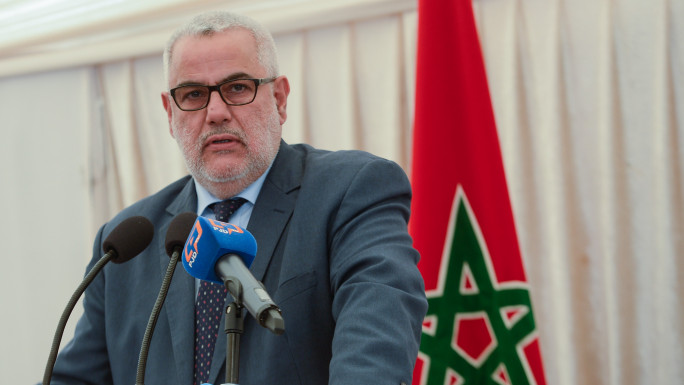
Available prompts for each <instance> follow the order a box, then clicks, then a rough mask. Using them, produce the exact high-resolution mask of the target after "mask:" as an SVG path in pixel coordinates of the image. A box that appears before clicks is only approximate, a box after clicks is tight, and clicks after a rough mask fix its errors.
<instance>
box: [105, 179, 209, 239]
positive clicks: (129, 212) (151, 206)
mask: <svg viewBox="0 0 684 385" xmlns="http://www.w3.org/2000/svg"><path fill="white" fill-rule="evenodd" d="M194 194H195V189H194V185H193V182H192V178H191V177H190V176H189V175H188V176H185V177H183V178H181V179H178V180H177V181H175V182H173V183H171V184H169V185H168V186H166V187H164V188H163V189H161V190H159V191H158V192H156V193H154V194H152V195H150V196H147V197H145V198H143V199H141V200H139V201H137V202H135V203H133V204H132V205H130V206H128V207H126V208H124V209H123V210H121V211H120V212H119V213H118V214H116V215H115V216H114V217H113V218H112V219H111V220H110V221H109V222H108V223H107V224H106V225H105V228H104V232H105V233H106V232H108V231H109V230H111V229H113V228H114V227H115V226H117V225H118V224H119V223H121V222H122V221H123V220H125V219H126V218H130V217H133V216H143V217H145V218H147V219H149V220H150V221H151V222H152V223H158V222H159V221H160V220H161V218H165V217H167V216H168V213H167V211H169V208H170V207H171V206H172V205H173V204H174V203H176V202H178V201H179V200H181V201H188V202H192V201H193V199H194V200H196V198H193V197H195V195H194ZM181 205H182V204H181ZM186 210H187V209H186ZM181 211H182V210H181ZM172 214H174V213H172Z"/></svg>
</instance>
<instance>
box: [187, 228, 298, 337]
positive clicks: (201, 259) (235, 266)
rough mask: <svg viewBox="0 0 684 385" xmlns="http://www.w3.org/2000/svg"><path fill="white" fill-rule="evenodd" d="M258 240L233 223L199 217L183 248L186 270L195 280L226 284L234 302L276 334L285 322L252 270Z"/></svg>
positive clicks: (281, 331)
mask: <svg viewBox="0 0 684 385" xmlns="http://www.w3.org/2000/svg"><path fill="white" fill-rule="evenodd" d="M256 249H257V245H256V240H255V239H254V236H252V234H250V233H249V232H248V231H247V230H245V229H243V228H241V227H239V226H237V225H234V224H232V223H225V222H219V221H216V220H212V219H207V218H204V217H198V218H197V220H196V221H195V225H194V226H193V229H192V232H191V233H190V236H189V237H188V240H187V242H186V243H185V248H184V249H183V258H182V261H183V267H185V270H186V271H187V272H188V273H189V274H190V275H192V276H193V277H195V278H199V279H201V280H204V281H210V282H214V283H218V284H220V283H223V284H224V285H225V286H226V288H228V292H229V293H230V294H231V295H232V296H233V298H234V299H235V302H237V303H238V304H240V305H242V304H244V306H245V307H246V308H247V310H248V311H249V312H250V314H252V316H253V317H254V318H255V319H256V320H257V322H258V323H259V324H260V325H261V326H263V327H265V328H266V329H268V330H270V331H272V332H273V333H275V334H282V333H283V332H284V331H285V321H284V320H283V317H282V315H281V311H280V308H278V306H276V304H275V303H274V302H273V300H272V299H271V297H270V296H269V295H268V293H267V292H266V289H265V288H264V286H263V285H262V284H261V282H259V281H257V279H256V278H254V276H253V275H252V273H251V272H250V271H249V268H248V267H249V266H251V264H252V262H253V261H254V257H255V256H256Z"/></svg>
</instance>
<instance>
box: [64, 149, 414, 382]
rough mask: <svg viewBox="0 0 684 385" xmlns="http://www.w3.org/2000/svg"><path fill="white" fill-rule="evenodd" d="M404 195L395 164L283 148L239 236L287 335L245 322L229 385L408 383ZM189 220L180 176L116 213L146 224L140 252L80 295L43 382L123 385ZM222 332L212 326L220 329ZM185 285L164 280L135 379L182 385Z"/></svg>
mask: <svg viewBox="0 0 684 385" xmlns="http://www.w3.org/2000/svg"><path fill="white" fill-rule="evenodd" d="M410 199H411V192H410V185H409V182H408V179H407V178H406V175H405V174H404V172H403V171H402V170H401V169H400V168H399V167H398V166H397V165H396V164H394V163H392V162H390V161H387V160H384V159H380V158H378V157H375V156H372V155H370V154H367V153H364V152H359V151H345V152H326V151H320V150H316V149H313V148H311V147H309V146H306V145H295V146H290V145H287V144H285V143H284V142H282V143H281V148H280V151H279V153H278V156H277V157H276V159H275V161H274V164H273V167H272V169H271V171H270V173H269V175H268V177H267V178H266V181H265V183H264V185H263V188H262V190H261V192H260V194H259V197H258V199H257V201H256V204H255V206H254V209H253V212H252V216H251V220H250V222H249V225H248V227H247V228H248V230H249V231H250V232H251V233H252V234H253V235H254V237H255V238H256V240H257V244H258V252H257V256H256V259H255V261H254V263H253V265H252V267H251V270H252V272H253V274H254V276H255V277H256V278H257V279H259V280H261V281H262V282H263V283H264V285H265V286H266V288H267V290H268V292H269V293H270V294H271V296H272V297H273V299H274V301H275V302H276V303H277V304H278V305H279V306H280V307H281V309H282V311H283V318H284V319H285V329H286V330H285V333H284V334H283V335H280V336H276V335H273V334H272V333H270V332H269V331H268V330H266V329H264V328H262V327H260V326H259V325H258V324H256V322H255V321H254V319H253V318H252V317H251V316H247V318H246V322H245V334H244V335H243V337H242V341H241V351H240V370H239V373H240V384H242V385H264V384H282V385H296V384H326V383H329V384H349V385H359V384H395V385H398V384H400V383H402V382H404V383H406V384H409V383H410V382H411V374H412V370H413V365H414V363H415V359H416V355H417V351H418V346H419V342H420V332H421V323H422V320H423V317H424V316H425V313H426V311H427V302H426V300H425V292H424V287H423V281H422V278H421V276H420V274H419V272H418V270H417V268H416V263H417V261H418V258H419V256H418V253H417V252H416V251H415V250H414V249H413V248H412V241H411V238H410V236H409V235H408V233H407V230H406V227H407V221H408V217H409V206H410ZM186 211H191V212H195V211H196V193H195V188H194V184H193V182H192V179H191V178H190V177H185V178H183V179H181V180H179V181H177V182H175V183H173V184H171V185H169V186H168V187H166V188H165V189H163V190H161V191H160V192H158V193H157V194H155V195H152V196H150V197H148V198H145V199H143V200H141V201H139V202H137V203H135V204H134V205H132V206H130V207H128V208H126V209H125V210H123V211H122V212H121V213H120V214H119V215H117V216H116V217H115V218H113V219H112V220H111V221H110V222H109V223H107V224H106V225H104V226H103V227H102V228H101V229H100V231H99V233H98V236H97V238H96V240H95V245H94V256H93V261H92V262H91V264H90V266H89V267H88V268H90V267H91V266H92V265H93V264H94V262H95V261H97V260H98V259H99V258H100V257H101V255H102V251H101V250H102V248H101V242H102V240H103V239H105V238H106V237H107V235H108V234H109V232H110V231H111V229H113V228H114V227H115V226H116V225H117V224H119V223H120V222H121V221H122V220H123V219H125V218H127V217H130V216H134V215H142V216H145V217H147V218H149V219H150V220H151V221H152V223H154V224H155V237H154V239H153V241H152V244H151V245H150V246H149V247H148V248H147V249H146V250H145V251H144V252H143V253H142V254H141V255H139V256H137V257H136V258H134V259H133V260H131V261H129V262H126V263H124V264H121V265H114V264H109V265H107V266H106V267H105V268H104V270H103V272H101V273H100V275H99V276H98V278H97V279H96V280H95V281H94V282H93V283H92V285H91V286H90V287H89V288H88V290H87V291H86V294H85V299H84V314H83V316H82V318H81V319H80V320H79V323H78V325H77V328H76V333H75V337H74V339H73V340H72V341H71V342H70V343H69V344H68V346H66V347H65V348H64V349H63V351H62V352H61V353H60V355H59V358H58V361H57V365H56V367H55V372H54V376H53V381H52V383H53V384H98V385H104V384H117V385H118V384H122V385H132V384H134V383H135V375H136V368H137V362H138V355H139V352H140V346H141V341H142V338H143V335H144V332H145V327H146V325H147V320H148V318H149V315H150V311H151V309H152V307H153V304H154V302H155V300H156V297H157V293H158V291H159V288H160V286H161V281H162V277H163V276H164V273H165V271H166V269H167V265H168V263H169V257H168V256H167V254H166V252H165V250H164V240H165V236H166V231H167V228H168V225H169V223H170V221H171V220H172V219H173V218H174V216H175V215H177V214H180V213H182V212H186ZM221 325H223V321H222V322H221ZM193 330H194V281H193V278H192V277H190V275H188V274H187V273H186V272H185V271H184V269H183V268H182V266H179V267H178V268H177V269H176V272H175V274H174V277H173V280H172V283H171V287H170V290H169V293H168V296H167V298H166V302H165V305H164V307H163V309H162V312H161V315H160V317H159V320H158V322H157V326H156V330H155V332H154V335H153V338H152V342H151V346H150V355H149V360H148V364H147V371H146V378H145V382H146V384H148V385H153V384H165V385H170V384H179V385H190V384H192V381H193V349H194V341H193ZM222 330H223V329H222V328H221V329H220V331H219V337H218V340H217V345H216V346H217V349H216V353H215V356H214V360H213V364H212V367H211V374H210V381H211V382H212V383H216V384H221V383H224V382H225V359H226V355H225V354H226V353H225V346H226V336H225V334H224V333H223V332H222Z"/></svg>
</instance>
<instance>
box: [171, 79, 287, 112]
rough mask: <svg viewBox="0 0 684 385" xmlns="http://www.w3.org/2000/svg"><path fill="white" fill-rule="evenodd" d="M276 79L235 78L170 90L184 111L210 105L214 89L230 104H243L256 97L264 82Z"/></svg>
mask: <svg viewBox="0 0 684 385" xmlns="http://www.w3.org/2000/svg"><path fill="white" fill-rule="evenodd" d="M274 80H276V78H275V77H273V78H263V79H233V80H228V81H226V82H223V83H220V84H217V85H215V86H205V85H201V84H189V85H185V86H180V87H176V88H172V89H171V90H170V91H169V92H170V93H171V97H173V100H174V101H175V102H176V105H177V106H178V108H180V109H181V110H183V111H197V110H201V109H203V108H205V107H206V106H208V105H209V99H210V98H211V94H212V92H214V91H217V92H218V94H219V95H221V99H223V101H224V102H225V103H226V104H227V105H229V106H242V105H245V104H249V103H251V102H253V101H254V99H256V94H257V90H258V89H259V86H260V85H262V84H266V83H270V82H272V81H274Z"/></svg>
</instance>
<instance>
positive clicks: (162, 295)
mask: <svg viewBox="0 0 684 385" xmlns="http://www.w3.org/2000/svg"><path fill="white" fill-rule="evenodd" d="M195 218H197V215H196V214H195V213H191V212H186V213H182V214H178V215H176V217H175V218H173V220H172V221H171V223H170V224H169V229H168V230H167V231H166V244H165V246H166V254H168V255H169V257H170V258H171V261H170V262H169V266H168V267H167V268H166V274H165V275H164V280H163V281H162V286H161V289H159V295H158V296H157V301H156V302H155V303H154V307H153V308H152V313H151V314H150V319H149V320H148V322H147V329H145V336H144V337H143V340H142V347H141V348H140V356H139V357H138V372H137V375H136V378H135V384H136V385H144V384H145V368H146V367H147V356H148V354H149V350H150V342H151V341H152V334H153V333H154V328H155V326H156V325H157V319H158V318H159V313H161V308H162V306H163V305H164V301H165V300H166V294H167V293H168V292H169V286H171V278H173V273H174V271H175V270H176V265H177V264H178V260H179V258H180V255H181V251H182V250H183V245H184V244H185V240H186V239H187V238H188V234H190V231H191V230H192V226H193V225H194V224H195Z"/></svg>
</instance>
